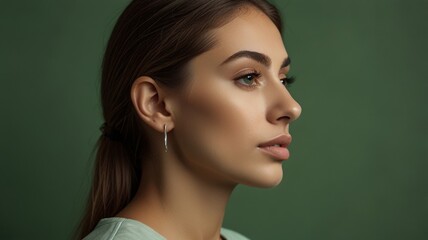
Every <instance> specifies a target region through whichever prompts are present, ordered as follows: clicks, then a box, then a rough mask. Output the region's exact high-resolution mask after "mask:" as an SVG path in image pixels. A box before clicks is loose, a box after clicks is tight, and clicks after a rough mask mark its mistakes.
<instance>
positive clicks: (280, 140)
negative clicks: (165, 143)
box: [258, 134, 292, 147]
mask: <svg viewBox="0 0 428 240" xmlns="http://www.w3.org/2000/svg"><path fill="white" fill-rule="evenodd" d="M291 139H292V138H291V135H287V134H281V135H279V136H277V137H275V138H273V139H271V140H269V141H267V142H265V143H262V144H259V145H258V147H268V146H273V145H275V144H278V145H280V146H281V147H287V146H288V145H290V143H291Z"/></svg>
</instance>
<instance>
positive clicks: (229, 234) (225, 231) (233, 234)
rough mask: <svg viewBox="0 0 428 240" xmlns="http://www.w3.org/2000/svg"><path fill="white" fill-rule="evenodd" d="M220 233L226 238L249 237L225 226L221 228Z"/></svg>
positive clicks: (234, 239)
mask: <svg viewBox="0 0 428 240" xmlns="http://www.w3.org/2000/svg"><path fill="white" fill-rule="evenodd" d="M221 235H222V236H224V237H225V238H226V239H227V240H249V238H247V237H245V236H244V235H242V234H240V233H238V232H235V231H233V230H230V229H227V228H221Z"/></svg>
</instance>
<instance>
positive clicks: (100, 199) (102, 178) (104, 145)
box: [78, 135, 141, 239]
mask: <svg viewBox="0 0 428 240" xmlns="http://www.w3.org/2000/svg"><path fill="white" fill-rule="evenodd" d="M97 148H98V150H97V154H96V159H95V166H94V172H93V182H92V187H91V189H90V193H89V197H88V200H87V201H88V202H87V209H86V212H85V215H84V217H83V220H82V221H81V224H80V226H79V233H78V238H79V239H82V238H84V237H85V236H86V235H88V234H89V233H90V232H91V231H92V230H93V229H94V227H95V226H96V224H97V223H98V221H99V220H100V219H102V218H106V217H112V216H114V215H116V214H117V213H118V212H119V211H120V210H122V209H123V208H124V207H125V206H126V204H128V203H129V201H130V200H131V199H132V197H133V196H134V195H135V193H136V191H137V188H138V184H139V181H140V175H141V174H140V171H138V169H139V167H137V166H135V164H132V163H137V161H135V160H134V159H132V157H133V156H132V154H130V151H129V150H130V149H127V147H126V146H125V144H123V142H121V141H119V140H118V139H112V138H109V137H107V136H106V135H102V136H101V137H100V138H99V140H98V142H97Z"/></svg>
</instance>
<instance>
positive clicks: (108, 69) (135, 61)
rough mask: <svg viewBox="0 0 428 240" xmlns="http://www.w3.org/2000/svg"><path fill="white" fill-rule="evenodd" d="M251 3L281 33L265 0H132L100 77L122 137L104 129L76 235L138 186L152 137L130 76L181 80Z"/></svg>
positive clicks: (109, 115) (170, 82)
mask: <svg viewBox="0 0 428 240" xmlns="http://www.w3.org/2000/svg"><path fill="white" fill-rule="evenodd" d="M246 6H252V7H255V8H257V9H259V10H261V11H262V12H264V13H265V14H266V15H267V16H268V17H269V18H270V19H271V20H272V22H273V23H274V24H275V25H276V27H277V28H278V30H279V31H281V19H280V15H279V13H278V11H277V9H276V8H275V7H274V6H273V5H271V4H270V3H268V2H267V1H265V0H134V1H132V2H131V3H130V4H129V5H128V6H127V7H126V9H125V10H124V11H123V13H122V14H121V16H120V17H119V19H118V20H117V23H116V25H115V27H114V29H113V31H112V33H111V36H110V39H109V41H108V45H107V48H106V51H105V55H104V59H103V64H102V81H101V103H102V110H103V116H104V119H105V122H106V123H107V126H109V128H113V129H115V131H117V132H119V134H120V140H118V139H114V138H111V137H107V136H106V135H105V134H104V135H102V136H101V137H100V138H99V140H98V142H97V145H96V147H97V154H96V159H95V166H94V173H93V183H92V187H91V190H90V194H89V198H88V202H87V207H86V211H85V213H84V216H83V219H82V220H81V223H80V226H79V231H78V233H77V234H78V238H79V239H82V238H83V237H85V236H86V235H87V234H89V233H90V232H91V231H92V230H93V229H94V227H95V226H96V224H97V222H98V221H99V220H100V219H102V218H105V217H112V216H114V215H116V214H117V213H118V212H119V211H120V210H122V209H123V208H124V207H125V206H126V205H127V204H128V203H129V202H130V200H131V199H132V198H133V197H134V195H135V193H136V191H137V189H138V187H139V184H140V179H141V174H142V168H141V165H142V161H144V157H143V156H147V155H148V154H150V152H149V150H150V143H149V141H148V140H147V137H145V135H144V131H143V129H142V124H141V121H140V120H139V118H138V117H137V114H136V113H135V110H134V107H133V104H132V101H131V98H130V91H131V86H132V84H133V81H134V80H135V79H137V78H138V77H139V76H143V75H145V76H150V77H151V78H153V79H154V80H155V81H156V82H158V83H160V84H162V85H164V86H166V87H170V88H173V87H176V88H177V87H180V86H182V85H183V83H184V82H185V79H186V76H187V75H186V65H187V63H188V62H189V61H190V60H191V59H192V58H194V57H196V56H197V55H199V54H201V53H203V52H205V51H207V50H209V49H210V48H212V47H213V46H214V44H215V38H214V36H212V35H211V34H210V31H211V30H213V29H215V28H216V27H219V26H221V25H223V24H225V23H226V22H227V21H229V20H230V19H231V18H232V17H233V16H234V15H235V13H236V12H237V11H238V10H239V9H242V8H243V7H246Z"/></svg>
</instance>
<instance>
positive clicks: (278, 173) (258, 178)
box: [241, 167, 283, 188]
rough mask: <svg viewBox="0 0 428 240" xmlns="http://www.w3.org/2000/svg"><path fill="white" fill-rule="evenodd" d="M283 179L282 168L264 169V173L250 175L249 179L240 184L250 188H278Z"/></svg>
mask: <svg viewBox="0 0 428 240" xmlns="http://www.w3.org/2000/svg"><path fill="white" fill-rule="evenodd" d="M282 178H283V171H282V167H280V168H279V169H278V167H275V168H274V169H265V170H264V171H258V172H257V173H255V174H254V175H252V177H251V179H247V181H242V182H241V183H242V184H244V185H247V186H251V187H259V188H272V187H276V186H278V185H279V184H280V183H281V181H282Z"/></svg>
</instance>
